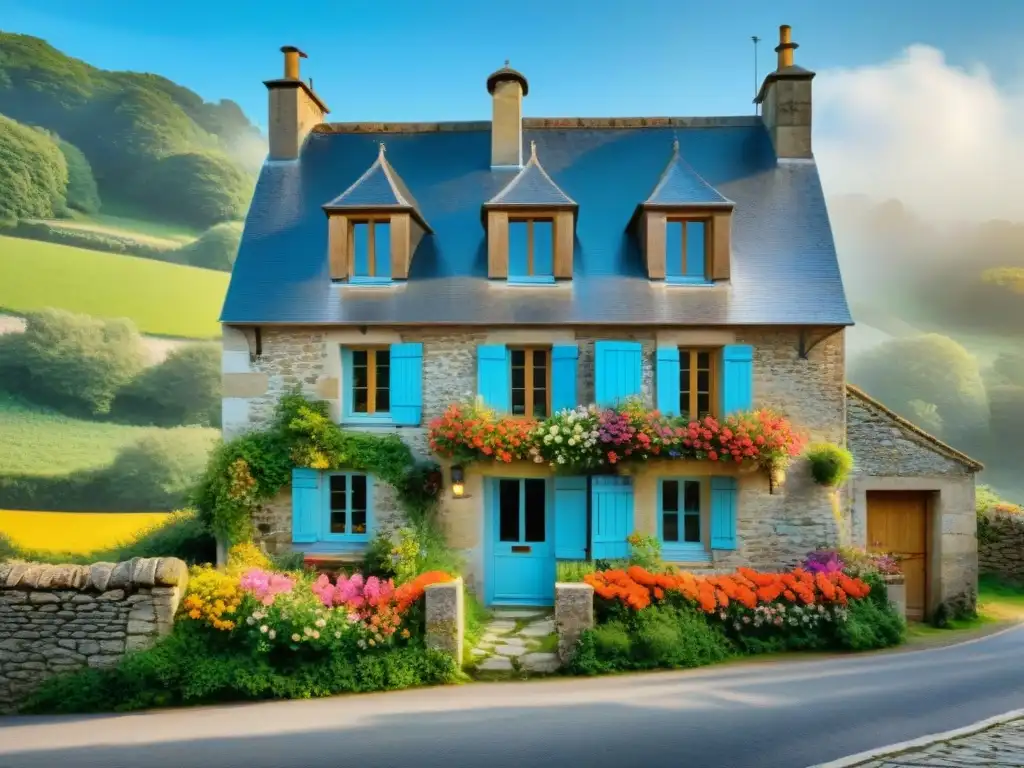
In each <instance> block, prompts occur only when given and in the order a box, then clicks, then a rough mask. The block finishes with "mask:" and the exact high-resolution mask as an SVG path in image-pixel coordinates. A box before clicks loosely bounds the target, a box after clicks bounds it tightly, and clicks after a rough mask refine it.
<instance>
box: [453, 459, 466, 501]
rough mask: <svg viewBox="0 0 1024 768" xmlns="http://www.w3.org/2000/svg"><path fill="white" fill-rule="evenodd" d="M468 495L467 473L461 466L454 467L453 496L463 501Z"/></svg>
mask: <svg viewBox="0 0 1024 768" xmlns="http://www.w3.org/2000/svg"><path fill="white" fill-rule="evenodd" d="M465 495H466V473H465V471H464V470H463V469H462V465H461V464H456V465H455V466H454V467H452V496H454V497H455V498H456V499H461V498H463V497H465Z"/></svg>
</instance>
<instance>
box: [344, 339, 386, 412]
mask: <svg viewBox="0 0 1024 768" xmlns="http://www.w3.org/2000/svg"><path fill="white" fill-rule="evenodd" d="M350 355H351V367H352V378H351V387H352V401H351V402H352V409H351V412H352V413H353V414H356V415H361V416H368V415H371V414H387V413H389V412H390V411H391V350H390V349H388V348H386V347H385V348H381V349H375V348H369V349H352V350H350Z"/></svg>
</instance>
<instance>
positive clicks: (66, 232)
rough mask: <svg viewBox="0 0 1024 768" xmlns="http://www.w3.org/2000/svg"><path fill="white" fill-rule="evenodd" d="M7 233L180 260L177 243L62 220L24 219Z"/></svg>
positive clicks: (147, 257) (149, 256) (25, 237)
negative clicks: (69, 224)
mask: <svg viewBox="0 0 1024 768" xmlns="http://www.w3.org/2000/svg"><path fill="white" fill-rule="evenodd" d="M3 234H5V235H10V236H12V237H20V238H24V239H25V240H41V241H42V242H44V243H56V244H57V245H67V246H72V247H75V248H85V249H87V250H90V251H103V252H105V253H120V254H124V255H127V256H138V257H139V258H143V259H153V260H154V261H167V262H172V263H177V260H178V248H177V246H169V245H156V244H155V243H152V242H146V243H143V242H140V241H139V240H137V239H135V238H134V237H132V236H131V235H122V234H117V233H114V232H94V231H90V230H85V229H76V228H74V227H65V226H61V225H60V223H59V222H58V223H53V222H48V221H22V222H19V223H18V225H17V226H16V227H14V228H12V229H5V230H4V231H3Z"/></svg>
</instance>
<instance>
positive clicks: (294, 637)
mask: <svg viewBox="0 0 1024 768" xmlns="http://www.w3.org/2000/svg"><path fill="white" fill-rule="evenodd" d="M301 639H302V638H301V637H299V636H298V635H297V634H296V635H292V642H293V643H297V642H299V640H301Z"/></svg>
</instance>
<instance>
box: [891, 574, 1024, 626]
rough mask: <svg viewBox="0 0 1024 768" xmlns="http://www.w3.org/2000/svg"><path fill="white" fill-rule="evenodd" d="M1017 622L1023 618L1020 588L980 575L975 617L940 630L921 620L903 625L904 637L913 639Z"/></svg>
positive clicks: (1022, 595)
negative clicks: (905, 627)
mask: <svg viewBox="0 0 1024 768" xmlns="http://www.w3.org/2000/svg"><path fill="white" fill-rule="evenodd" d="M1018 621H1024V587H1020V586H1014V585H1011V584H1006V583H1004V582H1001V581H999V580H998V579H994V578H992V577H990V576H982V577H981V579H980V580H979V582H978V615H977V616H975V617H973V618H970V619H957V620H955V621H951V622H950V624H949V626H948V627H945V628H943V629H939V628H938V627H933V626H932V625H930V624H925V623H922V622H917V621H915V622H910V624H909V625H908V626H907V639H908V640H911V641H913V640H916V639H920V640H926V639H929V638H935V637H948V636H949V633H950V632H965V631H971V630H977V629H981V628H983V627H986V626H991V625H993V624H1004V623H1007V622H1018Z"/></svg>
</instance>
